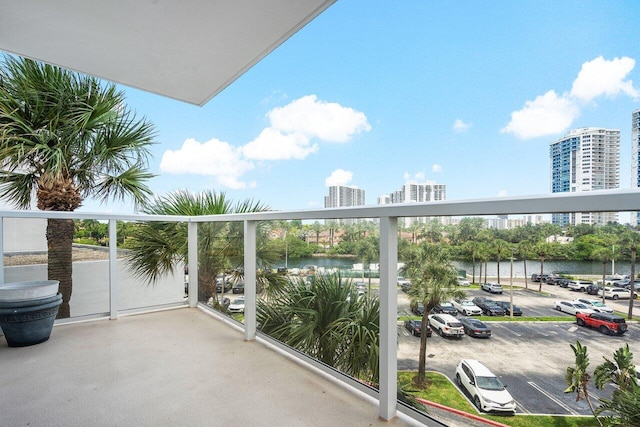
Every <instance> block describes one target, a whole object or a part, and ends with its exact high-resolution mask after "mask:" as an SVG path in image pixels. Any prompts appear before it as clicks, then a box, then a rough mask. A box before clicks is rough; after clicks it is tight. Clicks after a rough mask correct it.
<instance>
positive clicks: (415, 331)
mask: <svg viewBox="0 0 640 427" xmlns="http://www.w3.org/2000/svg"><path fill="white" fill-rule="evenodd" d="M404 327H405V328H406V329H407V331H409V332H411V334H412V335H413V336H414V337H419V336H420V335H421V334H422V320H420V319H414V320H405V321H404ZM431 334H432V332H431V326H429V325H427V336H428V337H430V336H431Z"/></svg>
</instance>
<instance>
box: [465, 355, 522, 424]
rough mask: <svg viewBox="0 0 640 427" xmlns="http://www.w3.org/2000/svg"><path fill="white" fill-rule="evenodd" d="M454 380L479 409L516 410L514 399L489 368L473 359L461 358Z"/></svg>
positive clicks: (487, 410)
mask: <svg viewBox="0 0 640 427" xmlns="http://www.w3.org/2000/svg"><path fill="white" fill-rule="evenodd" d="M456 382H457V383H458V386H460V388H463V389H465V390H466V391H467V392H468V393H469V395H470V396H471V400H473V403H474V404H475V405H476V406H477V407H478V409H479V410H480V411H485V412H489V411H500V412H512V413H514V414H515V412H516V401H515V400H514V399H513V397H512V396H511V394H510V393H509V392H508V391H507V390H506V388H505V386H504V385H503V384H502V383H501V382H500V380H499V379H498V377H496V376H495V375H493V374H492V373H491V371H490V370H489V368H487V367H486V366H484V365H483V364H482V363H480V362H478V361H477V360H473V359H462V360H461V361H460V363H459V364H458V367H457V368H456Z"/></svg>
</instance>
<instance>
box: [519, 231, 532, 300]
mask: <svg viewBox="0 0 640 427" xmlns="http://www.w3.org/2000/svg"><path fill="white" fill-rule="evenodd" d="M530 253H531V242H530V241H529V240H522V241H520V242H519V243H518V254H519V255H520V258H522V264H523V266H524V288H525V289H529V279H528V277H527V257H528V256H529V254H530Z"/></svg>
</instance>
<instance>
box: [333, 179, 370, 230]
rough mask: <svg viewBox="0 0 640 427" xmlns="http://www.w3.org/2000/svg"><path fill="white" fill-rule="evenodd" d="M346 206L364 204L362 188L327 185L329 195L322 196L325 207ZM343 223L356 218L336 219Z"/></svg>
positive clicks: (350, 222)
mask: <svg viewBox="0 0 640 427" xmlns="http://www.w3.org/2000/svg"><path fill="white" fill-rule="evenodd" d="M348 206H364V190H362V189H360V188H357V187H347V186H345V185H332V186H331V187H329V195H328V196H325V197H324V207H325V208H340V207H348ZM338 222H340V223H343V224H352V223H354V222H357V220H355V221H354V220H352V219H343V220H338Z"/></svg>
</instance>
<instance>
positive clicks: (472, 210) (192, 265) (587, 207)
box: [0, 190, 640, 425]
mask: <svg viewBox="0 0 640 427" xmlns="http://www.w3.org/2000/svg"><path fill="white" fill-rule="evenodd" d="M612 211H613V212H636V211H640V191H635V190H624V191H622V190H620V191H601V192H590V193H570V194H567V193H557V194H553V195H543V196H530V197H509V198H494V199H479V200H465V201H447V202H436V203H425V204H418V203H415V204H393V205H380V206H365V207H353V208H334V209H317V210H300V211H271V212H262V213H246V214H229V215H214V216H198V217H187V216H184V217H179V216H149V215H117V214H99V213H97V214H94V213H66V212H42V211H0V218H2V219H4V218H70V219H96V220H107V221H109V241H110V242H116V241H117V234H116V221H165V222H167V221H178V222H187V223H188V251H189V265H188V268H189V273H190V274H189V277H190V280H189V293H188V300H187V304H188V305H189V306H190V307H196V306H197V305H198V295H197V291H198V283H197V277H198V274H197V271H198V265H197V261H196V260H197V258H198V257H197V256H196V254H197V248H198V242H197V225H198V223H201V222H227V221H242V222H243V223H244V231H245V232H244V248H245V252H244V272H245V278H244V279H245V321H244V325H243V326H242V327H243V328H244V337H245V339H246V340H254V339H256V336H259V335H260V334H259V332H257V331H256V223H257V221H273V220H324V219H347V218H372V219H377V220H379V226H380V310H381V313H380V335H381V337H380V342H381V348H380V388H379V391H378V392H376V391H373V390H371V389H369V388H367V387H365V386H362V385H361V384H358V383H357V382H355V381H350V380H349V379H348V378H346V377H345V376H344V375H340V373H336V372H332V371H331V370H329V369H325V371H326V372H328V373H329V374H331V375H333V376H334V377H336V378H338V379H339V380H341V381H346V382H350V384H351V385H352V386H355V387H358V388H359V389H360V390H362V391H363V392H365V393H367V394H369V395H371V396H373V397H375V398H376V399H378V402H379V406H378V407H379V410H378V414H379V416H380V417H381V418H383V419H386V420H389V419H392V418H393V417H394V416H395V415H396V413H397V411H398V410H400V411H402V412H405V411H407V412H411V411H408V410H407V409H406V408H404V407H403V406H402V405H398V403H397V400H396V396H397V344H398V343H397V286H396V283H397V261H398V260H397V236H398V225H397V224H398V223H397V220H398V218H402V217H425V216H426V217H458V216H481V215H525V214H551V213H563V212H612ZM3 222H4V221H0V252H2V253H4V247H3V244H2V242H3V233H4V229H3ZM4 270H5V269H4V264H3V260H2V258H0V283H3V282H4ZM108 287H109V312H108V315H109V317H110V318H111V319H116V318H117V317H118V314H119V312H121V308H120V307H118V301H119V299H118V293H119V286H118V271H117V252H116V245H115V244H111V245H110V246H109V279H108ZM263 338H264V339H266V340H269V338H268V337H263ZM273 344H274V345H278V344H277V343H275V342H274V343H273ZM282 348H283V349H285V350H286V348H284V346H282ZM290 353H292V354H294V355H295V356H296V357H299V358H304V356H300V355H297V354H296V352H293V351H291V352H290ZM318 366H319V365H318ZM320 368H321V369H322V367H321V366H320ZM411 416H413V417H418V419H419V420H420V421H421V422H424V423H426V424H429V425H437V423H435V422H433V421H430V419H429V418H427V417H424V418H421V416H416V415H415V414H414V413H412V415H411Z"/></svg>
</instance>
